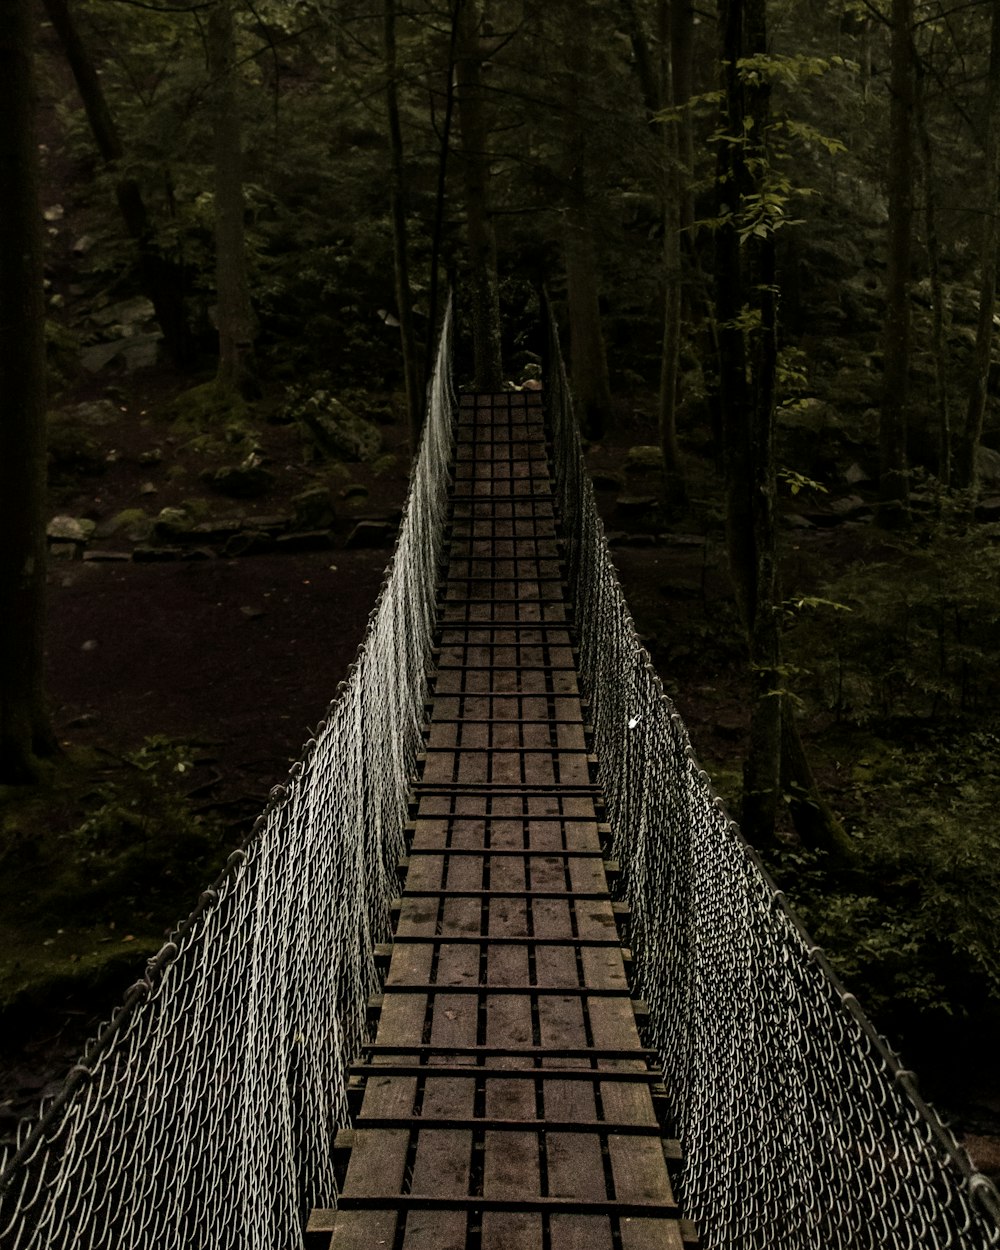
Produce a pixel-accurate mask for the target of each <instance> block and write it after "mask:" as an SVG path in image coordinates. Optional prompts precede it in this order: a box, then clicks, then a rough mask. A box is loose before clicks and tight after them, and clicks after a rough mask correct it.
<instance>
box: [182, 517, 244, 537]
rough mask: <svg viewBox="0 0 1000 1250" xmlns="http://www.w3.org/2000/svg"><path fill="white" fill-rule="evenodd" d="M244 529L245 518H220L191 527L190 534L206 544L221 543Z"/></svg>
mask: <svg viewBox="0 0 1000 1250" xmlns="http://www.w3.org/2000/svg"><path fill="white" fill-rule="evenodd" d="M246 528H247V519H246V517H242V516H235V517H222V518H219V519H218V520H215V521H199V522H198V524H197V525H194V526H192V527H191V533H192V534H195V535H197V537H198V538H199V539H204V540H205V541H206V542H223V541H224V540H225V539H227V538H229V537H231V536H232V535H233V534H238V533H239V532H240V530H245V529H246Z"/></svg>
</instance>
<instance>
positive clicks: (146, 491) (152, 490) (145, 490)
mask: <svg viewBox="0 0 1000 1250" xmlns="http://www.w3.org/2000/svg"><path fill="white" fill-rule="evenodd" d="M156 493H157V491H156V487H155V486H154V485H153V483H152V482H143V484H142V485H141V486H140V487H139V494H140V495H155V494H156Z"/></svg>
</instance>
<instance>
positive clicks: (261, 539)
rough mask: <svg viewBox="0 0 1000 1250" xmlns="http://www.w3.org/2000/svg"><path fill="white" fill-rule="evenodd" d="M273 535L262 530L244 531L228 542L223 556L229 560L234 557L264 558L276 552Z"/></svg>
mask: <svg viewBox="0 0 1000 1250" xmlns="http://www.w3.org/2000/svg"><path fill="white" fill-rule="evenodd" d="M274 547H275V540H274V537H273V535H271V534H265V533H263V532H262V531H260V530H242V531H241V532H240V533H239V534H233V536H232V537H231V538H230V539H228V540H227V542H226V545H225V546H224V547H223V549H222V554H223V555H224V556H226V557H228V558H229V559H232V558H233V557H234V556H262V555H266V554H267V553H268V552H271V551H273V550H274Z"/></svg>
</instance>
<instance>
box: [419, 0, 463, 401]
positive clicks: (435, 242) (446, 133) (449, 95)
mask: <svg viewBox="0 0 1000 1250" xmlns="http://www.w3.org/2000/svg"><path fill="white" fill-rule="evenodd" d="M461 8H462V0H452V9H451V29H450V32H449V36H448V74H447V78H446V80H445V96H444V119H443V121H442V123H441V147H440V151H439V153H438V170H437V193H436V194H435V196H434V225H433V228H432V231H431V276H430V291H429V294H428V314H427V342H426V343H425V345H424V377H425V378H429V377H430V375H431V371H432V369H433V368H434V351H435V348H436V344H437V333H438V324H437V323H438V307H439V305H440V302H441V299H440V295H439V288H440V277H439V274H440V269H441V248H442V242H443V239H444V212H445V201H446V196H447V190H448V157H449V155H450V153H451V125H452V121H453V119H454V115H455V61H456V57H457V51H458V29H459V26H458V23H459V14H460V11H461Z"/></svg>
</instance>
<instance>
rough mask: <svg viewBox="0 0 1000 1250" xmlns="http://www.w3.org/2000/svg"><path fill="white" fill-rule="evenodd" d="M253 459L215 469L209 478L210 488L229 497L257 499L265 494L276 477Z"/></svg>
mask: <svg viewBox="0 0 1000 1250" xmlns="http://www.w3.org/2000/svg"><path fill="white" fill-rule="evenodd" d="M254 461H255V458H251V459H250V460H249V461H246V460H245V461H243V463H242V464H231V465H226V466H225V467H224V468H221V469H217V470H216V472H215V473H213V474H212V476H211V477H210V478H209V485H210V486H211V488H212V490H214V491H218V493H219V494H220V495H226V496H228V497H229V498H230V499H259V498H260V496H261V495H266V494H267V492H268V491H269V490H271V489H272V487H273V486H274V484H275V482H276V481H277V478H276V477H275V476H274V474H273V473H272V472H271V471H270V469H265V468H264V466H263V465H260V464H257V463H255V462H254Z"/></svg>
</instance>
